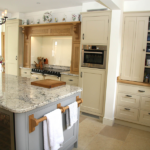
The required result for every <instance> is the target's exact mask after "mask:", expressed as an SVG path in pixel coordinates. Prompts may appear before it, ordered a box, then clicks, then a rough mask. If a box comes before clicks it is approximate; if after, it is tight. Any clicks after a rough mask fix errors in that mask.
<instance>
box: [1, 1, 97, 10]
mask: <svg viewBox="0 0 150 150" xmlns="http://www.w3.org/2000/svg"><path fill="white" fill-rule="evenodd" d="M92 1H95V0H0V10H4V9H7V10H8V12H22V13H25V12H34V11H42V10H50V9H58V8H65V7H74V6H81V5H82V3H85V2H92ZM37 3H40V4H37Z"/></svg>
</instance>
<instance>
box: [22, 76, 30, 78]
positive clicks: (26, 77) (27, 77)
mask: <svg viewBox="0 0 150 150" xmlns="http://www.w3.org/2000/svg"><path fill="white" fill-rule="evenodd" d="M21 77H26V78H30V75H21Z"/></svg>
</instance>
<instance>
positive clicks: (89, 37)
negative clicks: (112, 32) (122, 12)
mask: <svg viewBox="0 0 150 150" xmlns="http://www.w3.org/2000/svg"><path fill="white" fill-rule="evenodd" d="M108 24H109V23H108V16H98V17H94V16H93V17H83V18H82V34H81V38H82V44H107V37H108Z"/></svg>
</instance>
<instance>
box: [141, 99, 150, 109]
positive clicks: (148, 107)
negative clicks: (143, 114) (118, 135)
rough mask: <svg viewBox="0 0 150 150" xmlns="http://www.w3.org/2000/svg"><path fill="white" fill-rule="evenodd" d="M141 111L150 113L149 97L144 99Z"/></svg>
mask: <svg viewBox="0 0 150 150" xmlns="http://www.w3.org/2000/svg"><path fill="white" fill-rule="evenodd" d="M141 109H145V110H149V111H150V98H149V97H142V100H141Z"/></svg>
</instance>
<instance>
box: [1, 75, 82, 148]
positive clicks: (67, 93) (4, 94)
mask: <svg viewBox="0 0 150 150" xmlns="http://www.w3.org/2000/svg"><path fill="white" fill-rule="evenodd" d="M0 80H1V82H0V85H1V86H0V145H1V147H0V148H1V149H2V150H3V149H4V150H15V149H16V150H43V149H44V148H43V147H44V146H43V124H42V122H41V123H39V125H38V126H36V127H35V130H34V131H32V132H30V133H29V118H30V116H31V115H34V117H35V118H36V119H39V118H42V117H43V116H44V115H45V114H47V113H49V112H51V111H53V110H55V109H57V104H59V103H61V106H63V107H64V106H67V105H69V104H71V103H73V102H75V101H76V97H77V96H79V97H80V94H81V91H82V89H81V88H79V87H76V86H70V85H64V86H59V87H56V88H52V89H47V88H42V87H37V86H33V85H31V79H28V78H23V77H17V76H12V75H7V74H0ZM79 111H80V107H79V108H78V112H79ZM56 119H57V118H56ZM62 120H63V132H64V144H63V147H62V148H60V150H71V149H72V148H74V147H77V143H78V128H79V113H78V121H77V122H76V123H75V124H74V126H73V127H72V128H71V129H69V130H66V128H65V113H62Z"/></svg>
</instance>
